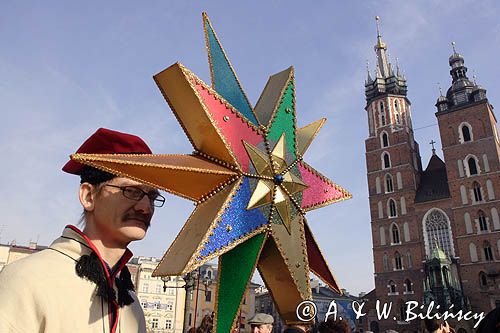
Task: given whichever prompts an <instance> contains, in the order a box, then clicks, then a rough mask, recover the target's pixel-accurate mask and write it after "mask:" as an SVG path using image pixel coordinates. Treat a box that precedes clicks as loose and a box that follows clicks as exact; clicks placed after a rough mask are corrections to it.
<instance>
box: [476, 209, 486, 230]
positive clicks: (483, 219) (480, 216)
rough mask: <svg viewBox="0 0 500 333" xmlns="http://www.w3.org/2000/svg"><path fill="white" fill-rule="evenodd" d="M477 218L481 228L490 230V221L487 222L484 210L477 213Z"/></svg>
mask: <svg viewBox="0 0 500 333" xmlns="http://www.w3.org/2000/svg"><path fill="white" fill-rule="evenodd" d="M477 218H478V220H479V230H481V231H488V223H487V222H486V216H485V215H484V212H483V211H482V210H480V211H479V213H478V214H477Z"/></svg>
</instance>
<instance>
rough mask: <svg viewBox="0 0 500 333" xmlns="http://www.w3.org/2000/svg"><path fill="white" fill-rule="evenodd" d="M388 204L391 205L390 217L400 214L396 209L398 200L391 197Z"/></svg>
mask: <svg viewBox="0 0 500 333" xmlns="http://www.w3.org/2000/svg"><path fill="white" fill-rule="evenodd" d="M388 206H389V217H396V216H398V212H397V210H396V202H395V201H394V199H389V202H388Z"/></svg>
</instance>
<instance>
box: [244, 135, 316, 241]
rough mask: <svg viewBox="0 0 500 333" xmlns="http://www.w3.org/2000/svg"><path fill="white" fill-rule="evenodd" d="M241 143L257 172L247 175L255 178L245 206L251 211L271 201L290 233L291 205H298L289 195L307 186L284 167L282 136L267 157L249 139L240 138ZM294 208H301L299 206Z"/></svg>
mask: <svg viewBox="0 0 500 333" xmlns="http://www.w3.org/2000/svg"><path fill="white" fill-rule="evenodd" d="M243 144H244V146H245V150H246V151H247V154H248V156H249V158H250V161H251V162H252V165H253V166H254V168H255V172H256V174H248V176H249V177H253V178H257V179H258V181H257V184H256V185H255V188H254V189H253V192H252V196H251V197H250V200H249V201H248V205H247V207H246V209H247V210H250V209H254V208H259V207H263V206H266V205H269V204H272V205H273V207H274V209H275V211H276V212H277V213H278V215H279V218H280V219H281V221H283V225H284V226H285V228H286V230H287V231H288V232H289V233H290V230H291V229H290V223H291V218H292V217H291V216H292V209H293V206H292V205H296V206H297V203H296V202H295V201H294V200H293V199H292V198H291V197H290V196H291V195H293V194H296V193H298V192H302V191H303V190H305V189H306V188H307V185H306V184H305V183H304V182H303V181H302V179H301V178H300V177H299V176H297V175H295V174H293V173H292V171H291V170H287V169H291V168H289V166H288V165H287V162H286V159H285V157H286V144H285V136H284V135H282V136H281V137H280V139H279V140H278V142H277V143H276V145H275V146H274V148H273V149H272V151H271V153H270V156H268V155H267V154H266V153H264V152H263V151H261V150H260V149H259V148H257V147H255V146H253V145H252V144H250V143H248V142H245V141H243ZM296 208H297V209H298V210H300V207H298V206H297V207H296Z"/></svg>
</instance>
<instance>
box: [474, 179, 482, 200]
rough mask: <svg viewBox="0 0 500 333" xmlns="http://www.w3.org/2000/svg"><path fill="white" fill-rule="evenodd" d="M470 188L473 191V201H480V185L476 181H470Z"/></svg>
mask: <svg viewBox="0 0 500 333" xmlns="http://www.w3.org/2000/svg"><path fill="white" fill-rule="evenodd" d="M472 190H473V192H474V201H475V202H480V201H483V193H482V190H481V185H479V183H478V182H474V183H472Z"/></svg>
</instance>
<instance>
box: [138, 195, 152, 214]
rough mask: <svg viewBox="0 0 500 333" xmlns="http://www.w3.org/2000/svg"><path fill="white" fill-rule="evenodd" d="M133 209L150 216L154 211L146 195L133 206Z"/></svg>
mask: <svg viewBox="0 0 500 333" xmlns="http://www.w3.org/2000/svg"><path fill="white" fill-rule="evenodd" d="M135 209H136V210H138V211H142V212H144V213H146V214H151V213H153V212H154V210H155V208H154V206H153V203H152V202H151V200H150V199H149V197H148V196H147V195H145V196H143V197H142V199H141V200H139V201H138V202H137V203H136V204H135Z"/></svg>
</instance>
